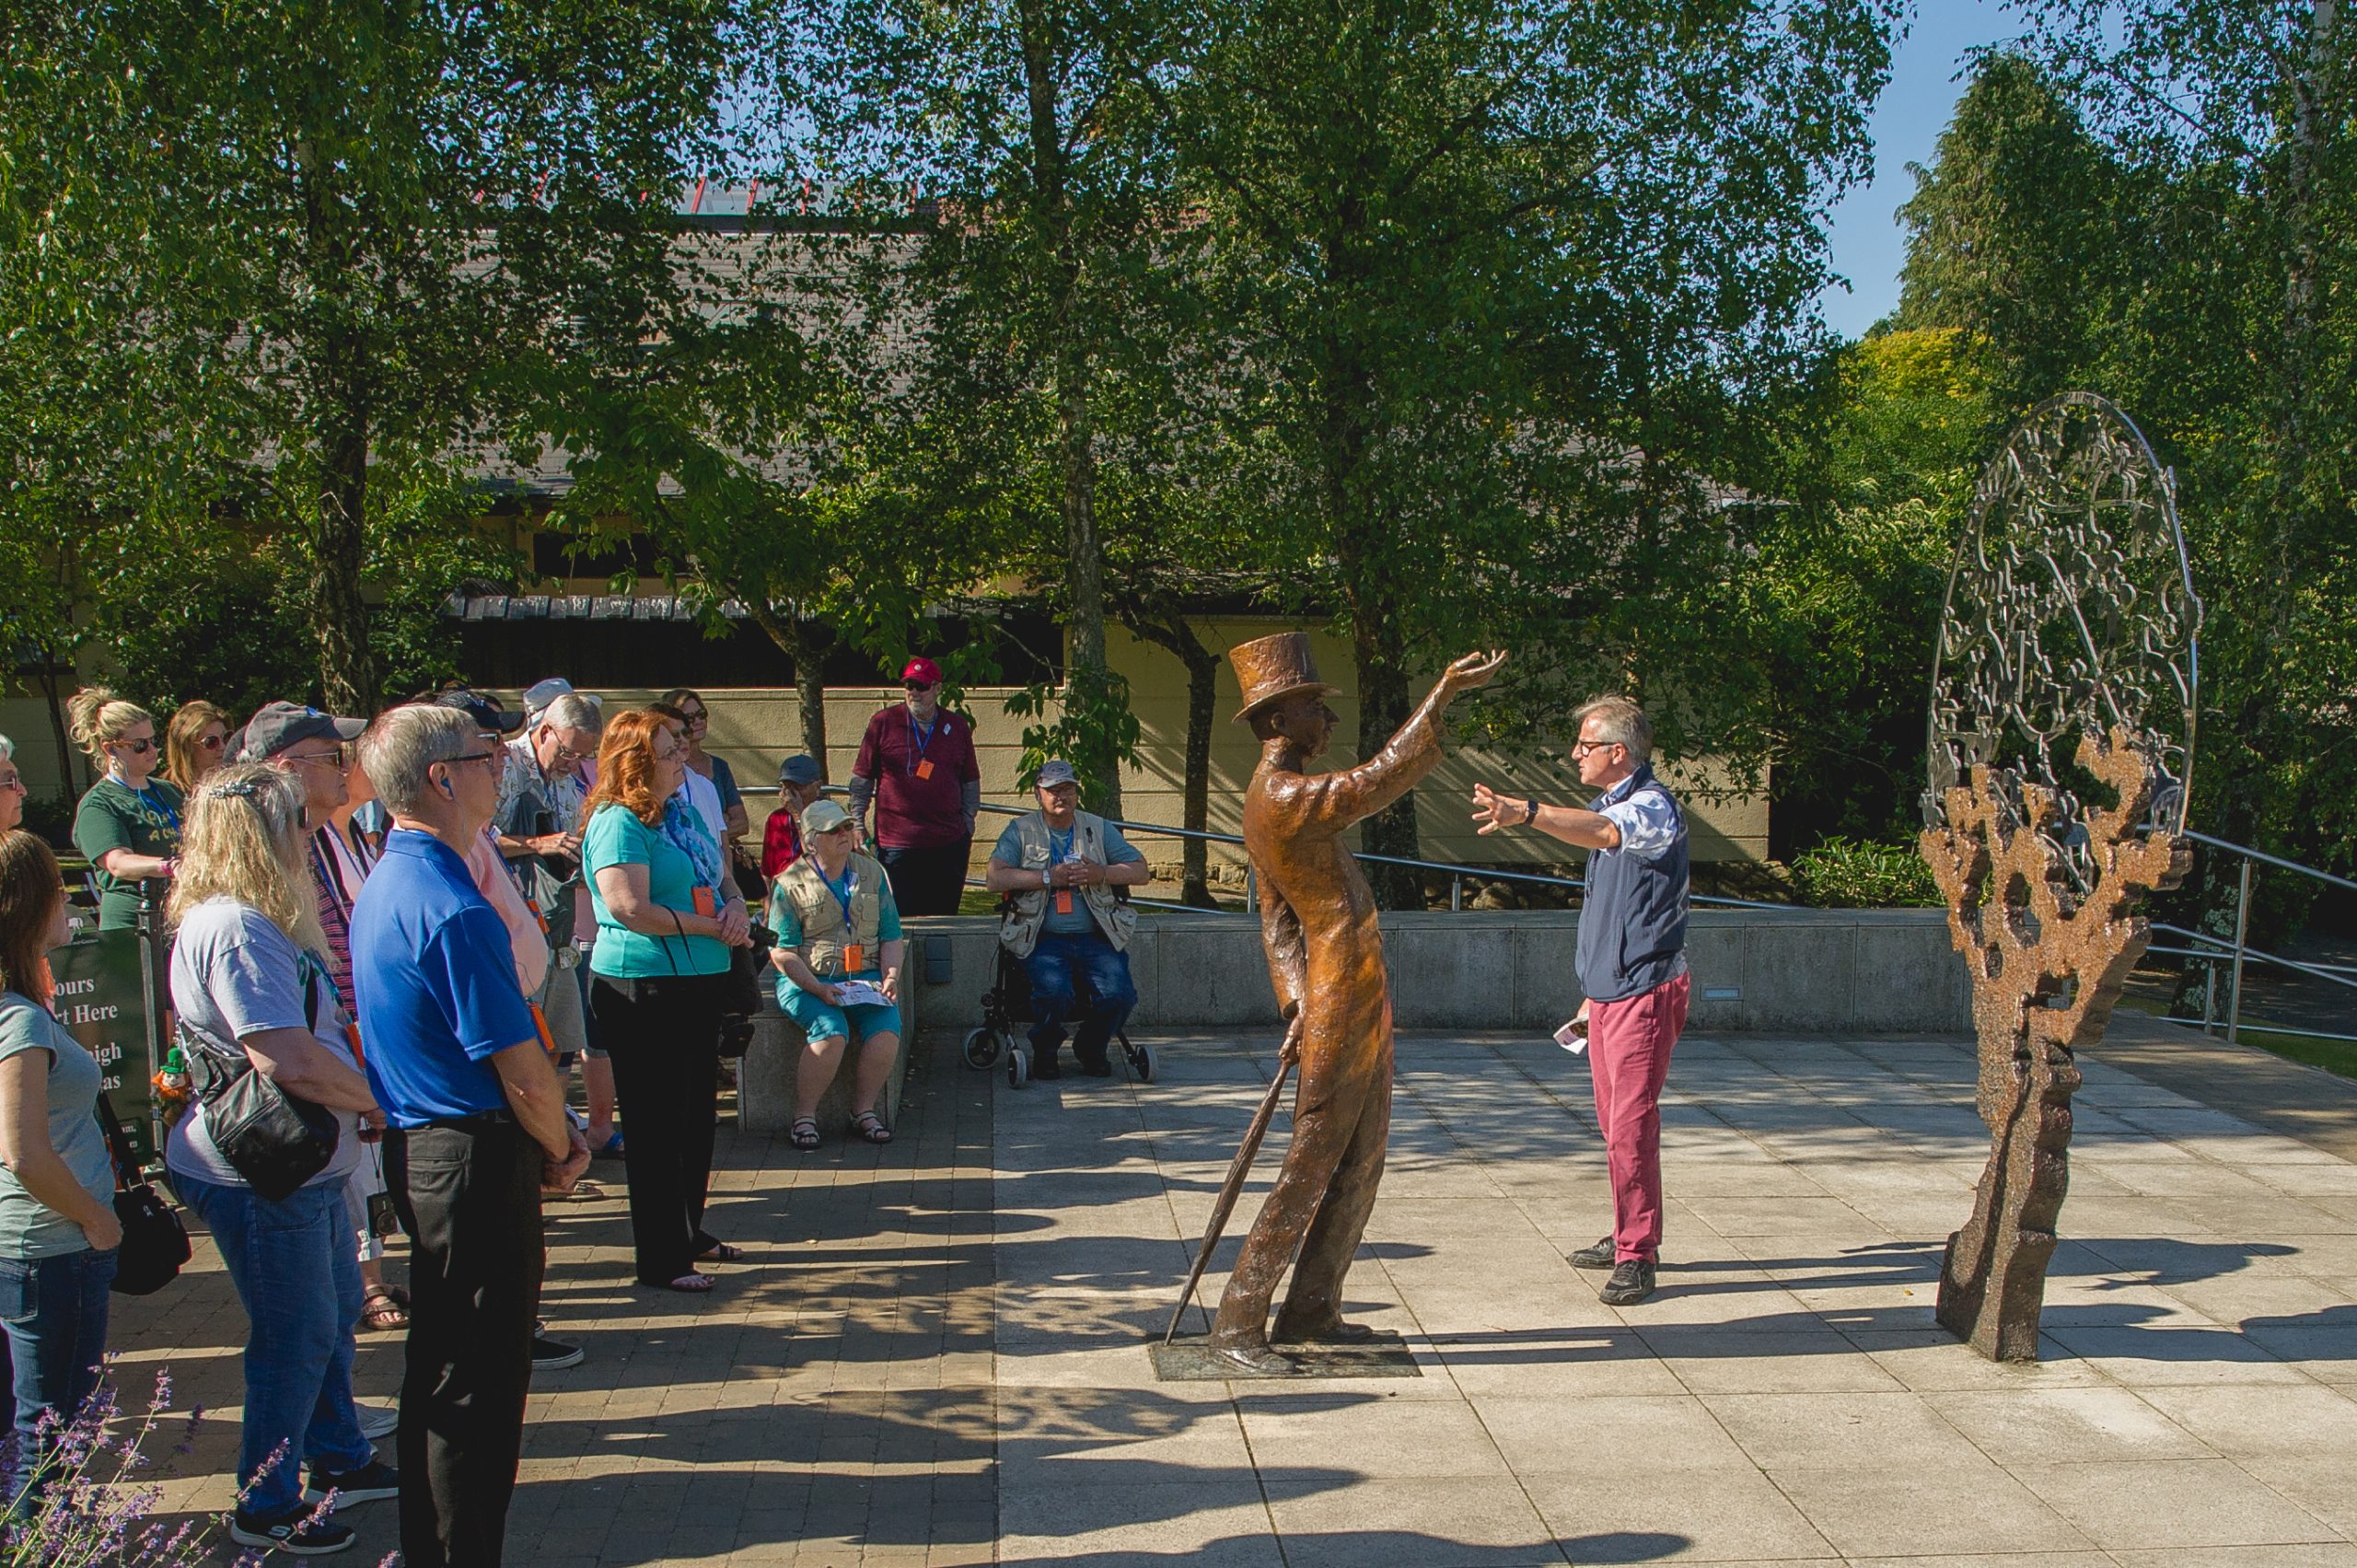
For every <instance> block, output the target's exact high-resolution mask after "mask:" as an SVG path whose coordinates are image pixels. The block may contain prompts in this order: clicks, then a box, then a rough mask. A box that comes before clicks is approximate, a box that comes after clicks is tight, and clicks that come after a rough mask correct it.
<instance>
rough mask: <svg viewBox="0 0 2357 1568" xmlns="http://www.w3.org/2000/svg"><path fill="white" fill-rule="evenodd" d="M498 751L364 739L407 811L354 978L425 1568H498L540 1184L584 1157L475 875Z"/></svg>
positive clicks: (436, 739)
mask: <svg viewBox="0 0 2357 1568" xmlns="http://www.w3.org/2000/svg"><path fill="white" fill-rule="evenodd" d="M499 761H500V758H499V755H498V751H497V749H496V748H495V747H493V746H491V745H488V744H486V743H485V742H484V741H482V738H480V737H479V735H478V734H477V726H476V725H475V722H474V720H473V719H471V718H470V717H469V716H468V715H467V714H464V713H461V712H460V711H459V710H458V709H456V708H447V707H439V706H430V705H424V704H420V705H415V706H412V707H405V708H396V709H394V710H393V711H392V712H390V713H389V714H385V715H384V716H383V717H381V718H379V719H378V720H377V722H376V723H375V724H373V725H371V726H369V728H368V733H367V734H366V735H365V736H363V737H362V738H361V741H360V765H361V766H362V768H364V769H365V770H366V772H367V774H368V779H369V782H370V783H372V784H375V785H376V787H377V798H378V799H380V800H382V801H383V802H384V803H385V807H386V809H387V810H388V811H389V812H390V813H391V815H392V830H391V831H390V832H389V834H388V835H387V836H386V840H385V851H384V856H383V858H382V859H381V860H379V861H378V862H377V868H376V870H375V871H374V872H373V873H371V874H370V876H369V878H368V880H367V882H366V884H365V885H364V886H363V887H362V889H361V890H360V896H359V898H358V899H357V900H355V901H354V905H353V910H352V984H353V991H354V996H355V1000H356V1001H357V1002H358V1005H359V1027H360V1038H361V1040H362V1042H363V1044H364V1047H365V1049H366V1056H367V1068H368V1080H369V1084H370V1086H371V1087H372V1088H373V1089H374V1090H375V1091H376V1095H377V1103H378V1104H380V1105H382V1106H383V1107H384V1108H385V1116H386V1121H387V1122H388V1123H389V1128H390V1131H389V1132H388V1133H387V1136H386V1140H385V1173H386V1179H387V1183H388V1185H389V1187H390V1188H391V1189H392V1193H393V1202H394V1203H395V1204H396V1205H397V1207H398V1208H399V1211H400V1214H401V1223H402V1225H403V1227H404V1228H405V1229H407V1230H408V1232H409V1234H410V1237H411V1239H412V1242H413V1244H414V1250H413V1252H412V1263H411V1270H410V1285H411V1295H412V1304H411V1308H410V1330H409V1354H408V1360H407V1363H406V1365H405V1368H404V1371H403V1376H402V1379H401V1434H400V1436H399V1438H398V1440H397V1441H398V1452H399V1453H400V1455H401V1461H402V1465H403V1467H404V1469H406V1471H407V1474H406V1475H405V1476H404V1479H403V1481H402V1483H401V1552H402V1555H403V1556H404V1557H405V1558H406V1559H407V1560H408V1561H409V1562H410V1563H411V1564H412V1568H446V1565H457V1564H468V1565H473V1564H483V1565H487V1568H496V1564H497V1563H498V1562H499V1561H500V1555H501V1551H502V1548H503V1546H504V1545H505V1536H506V1529H507V1504H508V1499H509V1497H510V1496H511V1495H512V1494H513V1493H514V1491H515V1487H516V1465H517V1458H518V1456H519V1455H520V1453H521V1452H522V1449H523V1442H524V1399H525V1395H526V1394H527V1392H528V1390H529V1388H530V1386H531V1378H532V1335H533V1324H534V1319H535V1315H536V1314H537V1313H538V1311H539V1308H540V1266H541V1242H540V1190H541V1188H542V1186H543V1185H546V1186H549V1187H552V1188H555V1189H557V1190H560V1191H562V1190H565V1189H569V1188H570V1187H571V1186H572V1185H573V1183H574V1181H575V1179H577V1178H578V1177H579V1176H580V1174H581V1172H582V1170H583V1169H584V1168H585V1167H586V1166H587V1165H588V1163H589V1150H588V1146H587V1145H586V1144H584V1143H583V1142H582V1140H581V1136H580V1134H579V1133H577V1132H574V1131H573V1127H572V1124H571V1122H569V1121H567V1120H566V1118H565V1115H564V1095H563V1087H562V1086H561V1085H560V1084H559V1083H558V1081H557V1076H556V1073H555V1071H554V1070H553V1069H552V1067H551V1066H550V1064H549V1060H548V1053H547V1051H545V1050H544V1049H543V1048H542V1046H541V1043H540V1031H539V1029H538V1028H537V1027H536V1026H535V1025H534V1023H533V1021H532V1015H531V1009H530V1008H529V1007H528V1005H526V1003H525V1001H524V996H523V993H522V992H521V991H519V990H518V989H517V982H516V963H515V958H514V950H513V948H512V947H511V946H510V943H509V939H508V933H507V927H506V925H505V923H503V922H502V921H501V919H500V917H499V912H498V911H496V910H495V909H493V907H492V906H491V903H490V902H489V900H486V899H484V898H483V896H482V893H481V892H479V891H478V890H477V889H476V888H475V884H474V878H473V877H472V876H471V875H470V873H469V872H468V870H467V863H466V858H465V854H464V849H465V846H466V845H468V844H469V843H470V842H473V841H474V840H475V839H477V838H480V837H481V836H482V831H483V829H484V827H485V826H486V825H487V824H488V823H489V822H490V821H491V817H492V812H493V808H494V807H495V806H496V804H497V802H498V796H499Z"/></svg>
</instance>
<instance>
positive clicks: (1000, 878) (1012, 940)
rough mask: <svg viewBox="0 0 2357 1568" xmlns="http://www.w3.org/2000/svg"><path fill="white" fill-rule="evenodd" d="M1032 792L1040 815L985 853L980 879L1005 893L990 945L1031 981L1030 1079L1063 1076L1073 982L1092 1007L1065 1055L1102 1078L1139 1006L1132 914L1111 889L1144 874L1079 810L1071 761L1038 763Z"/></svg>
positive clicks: (1103, 826)
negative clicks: (986, 868)
mask: <svg viewBox="0 0 2357 1568" xmlns="http://www.w3.org/2000/svg"><path fill="white" fill-rule="evenodd" d="M1033 792H1034V793H1035V794H1036V795H1037V796H1039V809H1038V810H1037V811H1034V812H1032V813H1031V814H1030V815H1029V816H1028V817H1018V818H1016V819H1015V820H1014V821H1012V822H1010V823H1008V824H1007V826H1006V830H1005V831H1004V832H1003V833H1001V834H1000V835H999V836H998V845H997V847H996V848H994V849H993V850H992V851H991V865H990V874H989V876H988V877H986V878H985V881H986V883H987V885H988V886H989V888H990V890H991V891H992V892H993V893H999V894H1005V895H1011V897H1010V898H1009V899H1008V901H1007V909H1006V914H1005V916H1004V919H1002V920H1001V921H1000V923H999V930H998V939H999V940H1000V941H1001V942H1003V943H1004V944H1005V945H1006V949H1007V951H1008V952H1010V953H1013V954H1014V955H1015V956H1016V958H1020V959H1022V960H1023V972H1024V975H1025V977H1026V978H1027V979H1028V980H1029V981H1030V982H1031V1018H1032V1022H1031V1076H1033V1077H1035V1078H1060V1077H1062V1076H1063V1071H1062V1068H1060V1067H1058V1066H1057V1065H1056V1051H1057V1049H1058V1048H1059V1047H1061V1046H1062V1044H1063V1042H1064V1020H1065V1019H1066V1018H1067V1017H1069V1016H1071V1014H1072V1011H1073V1009H1074V1006H1075V1005H1077V1003H1076V999H1075V997H1074V991H1073V981H1074V977H1075V976H1077V977H1079V978H1080V979H1082V980H1083V981H1086V984H1087V986H1088V992H1089V994H1090V996H1091V997H1093V998H1094V1002H1093V1004H1092V1005H1091V1006H1090V1007H1089V1010H1088V1016H1087V1017H1086V1018H1085V1019H1083V1020H1082V1021H1081V1025H1080V1031H1079V1033H1078V1034H1076V1035H1074V1037H1073V1042H1072V1053H1073V1056H1074V1060H1076V1061H1077V1062H1079V1063H1080V1070H1081V1071H1082V1072H1084V1073H1086V1074H1088V1075H1089V1076H1090V1077H1092V1078H1102V1077H1105V1076H1107V1075H1108V1074H1110V1073H1111V1072H1112V1071H1113V1065H1112V1062H1111V1060H1110V1058H1109V1056H1108V1054H1107V1048H1108V1047H1109V1045H1110V1044H1111V1043H1112V1040H1113V1036H1114V1035H1115V1034H1117V1033H1119V1032H1120V1028H1121V1026H1122V1025H1124V1024H1126V1023H1128V1022H1129V1021H1130V1012H1131V1010H1132V1008H1134V1007H1136V1006H1137V1005H1138V989H1137V986H1136V985H1135V984H1134V983H1133V982H1132V981H1131V979H1130V958H1129V954H1128V952H1127V951H1126V949H1127V948H1128V947H1129V945H1130V933H1131V932H1132V931H1133V930H1135V929H1136V928H1137V923H1138V912H1137V911H1135V910H1133V909H1132V908H1131V907H1130V906H1129V905H1128V904H1126V903H1123V902H1122V901H1121V900H1119V899H1117V898H1115V897H1114V896H1113V889H1116V888H1134V887H1136V886H1137V885H1138V884H1139V883H1141V882H1144V881H1146V880H1148V879H1149V878H1150V877H1152V876H1153V873H1152V872H1151V871H1149V870H1148V869H1147V867H1146V864H1145V856H1144V855H1142V854H1139V853H1138V852H1137V851H1136V850H1135V849H1134V848H1132V846H1131V844H1130V842H1129V841H1128V840H1127V839H1124V838H1123V837H1121V830H1120V829H1119V828H1116V827H1115V826H1113V824H1111V823H1110V822H1108V821H1107V820H1105V819H1104V818H1102V817H1098V816H1096V815H1095V814H1093V813H1091V812H1086V811H1083V810H1081V809H1080V782H1079V780H1078V779H1077V778H1076V777H1075V776H1074V773H1073V771H1072V764H1071V763H1070V762H1066V761H1061V760H1060V761H1051V762H1048V763H1046V764H1044V765H1043V766H1042V767H1041V768H1040V769H1039V782H1038V783H1037V784H1035V785H1034V786H1033Z"/></svg>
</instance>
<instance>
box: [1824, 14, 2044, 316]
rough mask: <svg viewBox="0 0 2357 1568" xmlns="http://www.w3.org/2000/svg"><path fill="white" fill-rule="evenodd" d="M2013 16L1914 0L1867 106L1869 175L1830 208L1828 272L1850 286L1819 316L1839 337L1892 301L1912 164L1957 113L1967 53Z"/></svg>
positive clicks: (1994, 36) (2001, 36) (2015, 29)
mask: <svg viewBox="0 0 2357 1568" xmlns="http://www.w3.org/2000/svg"><path fill="white" fill-rule="evenodd" d="M2021 31H2022V26H2021V22H2020V19H2019V18H2018V17H2014V16H2011V15H2008V14H2007V13H2006V12H2005V11H2004V10H2003V8H2002V7H2001V6H1999V5H1998V4H1997V3H1996V0H1917V6H1916V17H1915V25H1914V26H1913V28H1911V29H1910V30H1909V32H1908V35H1907V37H1905V38H1904V39H1902V40H1900V41H1899V43H1898V49H1897V50H1896V51H1895V52H1893V55H1892V59H1891V71H1890V85H1889V86H1888V87H1885V88H1884V89H1883V94H1882V98H1881V99H1880V100H1879V101H1878V102H1877V103H1876V104H1875V118H1874V137H1875V177H1874V180H1873V181H1872V183H1870V184H1866V185H1862V186H1859V187H1857V188H1856V189H1854V190H1852V192H1850V193H1849V195H1848V196H1847V197H1845V198H1844V199H1843V200H1842V202H1841V204H1840V206H1838V207H1836V208H1835V209H1834V210H1833V230H1832V238H1833V270H1834V271H1835V272H1837V273H1840V274H1841V275H1842V276H1843V277H1845V278H1847V279H1849V280H1850V287H1849V288H1848V289H1846V290H1844V289H1842V288H1840V287H1834V288H1829V289H1828V290H1826V291H1825V293H1824V295H1823V296H1820V297H1821V299H1822V301H1823V304H1824V308H1825V319H1826V321H1827V322H1828V323H1829V324H1830V325H1831V326H1832V328H1833V330H1834V331H1837V332H1840V334H1841V335H1842V336H1843V337H1846V338H1856V337H1862V336H1864V333H1865V331H1866V329H1867V328H1868V327H1871V326H1873V325H1874V324H1875V321H1877V320H1879V319H1881V318H1883V317H1884V316H1887V315H1888V314H1889V313H1890V311H1891V308H1893V307H1894V306H1896V305H1897V304H1898V269H1899V267H1900V266H1901V265H1902V264H1903V263H1904V262H1905V261H1906V260H1907V251H1906V246H1905V243H1904V237H1903V236H1902V234H1901V232H1900V230H1899V227H1898V219H1897V217H1896V213H1897V211H1898V204H1899V203H1901V202H1904V201H1906V200H1907V199H1908V198H1909V197H1910V196H1912V195H1913V194H1914V193H1915V180H1914V179H1913V177H1912V176H1910V174H1909V173H1908V172H1907V166H1908V165H1909V164H1910V163H1920V164H1929V163H1930V162H1931V161H1932V154H1933V148H1934V146H1935V145H1937V143H1938V141H1939V138H1940V133H1941V131H1943V130H1945V128H1946V126H1947V122H1948V118H1949V116H1950V114H1952V113H1953V112H1954V110H1955V109H1956V95H1957V93H1958V92H1959V91H1960V90H1961V84H1959V83H1958V82H1956V80H1955V79H1954V78H1955V77H1956V74H1957V72H1959V71H1960V70H1962V69H1963V66H1964V54H1965V51H1967V50H1968V49H1970V48H1972V47H1973V46H1974V45H1976V44H1983V43H1999V42H2003V41H2005V40H2007V39H2010V38H2014V37H2016V36H2018V35H2019V34H2020V33H2021Z"/></svg>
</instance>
